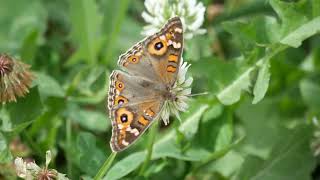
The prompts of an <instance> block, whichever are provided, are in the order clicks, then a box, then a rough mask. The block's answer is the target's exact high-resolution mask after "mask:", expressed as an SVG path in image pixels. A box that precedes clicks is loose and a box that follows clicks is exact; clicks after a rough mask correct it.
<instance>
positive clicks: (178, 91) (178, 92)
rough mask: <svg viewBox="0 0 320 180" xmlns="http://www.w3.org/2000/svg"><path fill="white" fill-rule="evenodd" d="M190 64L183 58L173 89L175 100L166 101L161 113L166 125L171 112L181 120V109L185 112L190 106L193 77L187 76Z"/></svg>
mask: <svg viewBox="0 0 320 180" xmlns="http://www.w3.org/2000/svg"><path fill="white" fill-rule="evenodd" d="M190 65H191V64H188V63H187V62H184V61H183V58H181V62H180V68H179V72H178V77H177V81H176V82H175V84H174V85H173V88H172V89H171V93H172V94H174V95H175V100H174V101H171V100H167V101H165V103H164V106H163V108H162V111H161V114H160V118H161V119H162V120H163V122H164V124H165V125H167V124H168V123H169V116H170V114H171V113H172V114H174V115H176V117H177V118H178V119H179V120H180V121H181V118H180V116H179V111H182V112H184V111H186V110H187V109H188V107H189V106H188V103H187V102H188V101H189V97H190V95H191V88H190V86H191V84H192V81H193V79H192V77H186V74H187V71H188V69H189V67H190Z"/></svg>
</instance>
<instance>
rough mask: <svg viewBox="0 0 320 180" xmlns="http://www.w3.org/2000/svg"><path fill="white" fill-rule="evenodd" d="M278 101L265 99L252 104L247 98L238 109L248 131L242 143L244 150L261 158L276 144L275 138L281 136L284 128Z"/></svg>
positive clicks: (238, 114) (238, 113)
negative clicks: (281, 123)
mask: <svg viewBox="0 0 320 180" xmlns="http://www.w3.org/2000/svg"><path fill="white" fill-rule="evenodd" d="M278 101H279V100H278V99H265V100H264V101H261V102H260V103H259V104H256V105H252V104H251V103H249V101H248V100H247V101H245V102H243V103H242V104H241V105H240V106H239V108H238V109H237V110H236V113H237V116H238V117H239V119H240V120H241V122H242V123H243V126H244V130H245V133H246V138H245V140H244V142H243V143H242V145H241V149H242V151H245V152H246V153H249V154H254V155H256V156H259V157H261V158H265V157H267V156H268V155H269V154H270V151H271V150H272V147H273V146H274V144H275V141H274V140H275V139H277V138H278V137H279V136H281V131H282V130H283V128H282V127H281V126H280V122H281V117H280V115H279V112H278V109H279V107H277V102H278ZM257 139H259V140H257Z"/></svg>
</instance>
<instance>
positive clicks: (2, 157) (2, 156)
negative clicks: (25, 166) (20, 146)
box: [0, 132, 12, 164]
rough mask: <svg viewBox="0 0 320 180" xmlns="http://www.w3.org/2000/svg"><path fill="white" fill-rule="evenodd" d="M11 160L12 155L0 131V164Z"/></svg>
mask: <svg viewBox="0 0 320 180" xmlns="http://www.w3.org/2000/svg"><path fill="white" fill-rule="evenodd" d="M11 161H12V155H11V152H10V150H9V147H8V145H7V141H6V139H5V137H4V136H3V135H2V133H1V132H0V164H1V163H9V162H11Z"/></svg>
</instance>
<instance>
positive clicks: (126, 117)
mask: <svg viewBox="0 0 320 180" xmlns="http://www.w3.org/2000/svg"><path fill="white" fill-rule="evenodd" d="M116 118H117V123H118V128H119V129H123V128H124V127H126V126H129V125H130V124H131V122H132V120H133V113H132V112H130V111H129V110H128V109H126V108H119V109H118V110H117V111H116Z"/></svg>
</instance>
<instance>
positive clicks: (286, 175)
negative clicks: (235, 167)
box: [238, 126, 315, 180]
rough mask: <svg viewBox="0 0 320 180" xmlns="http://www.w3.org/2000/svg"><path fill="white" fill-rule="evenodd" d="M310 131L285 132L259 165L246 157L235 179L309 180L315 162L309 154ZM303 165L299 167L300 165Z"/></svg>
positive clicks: (249, 157)
mask: <svg viewBox="0 0 320 180" xmlns="http://www.w3.org/2000/svg"><path fill="white" fill-rule="evenodd" d="M311 132H312V131H311V128H310V127H306V126H302V127H301V126H298V127H296V128H295V129H294V130H290V131H286V133H285V134H283V136H282V137H281V138H280V140H279V141H278V142H277V145H276V146H275V149H274V150H273V151H272V153H271V155H270V157H269V158H268V159H267V160H265V161H263V160H262V159H260V158H258V157H254V156H248V157H247V158H246V159H245V162H244V164H243V166H242V168H241V170H240V173H239V175H238V178H239V179H252V180H261V179H262V180H295V179H296V180H304V179H306V180H307V179H310V174H311V172H312V171H313V169H314V166H315V159H314V158H313V156H312V153H311V151H310V148H307V147H309V145H310V144H309V142H310V138H311V134H312V133H311ZM302 162H303V164H301V163H302Z"/></svg>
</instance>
